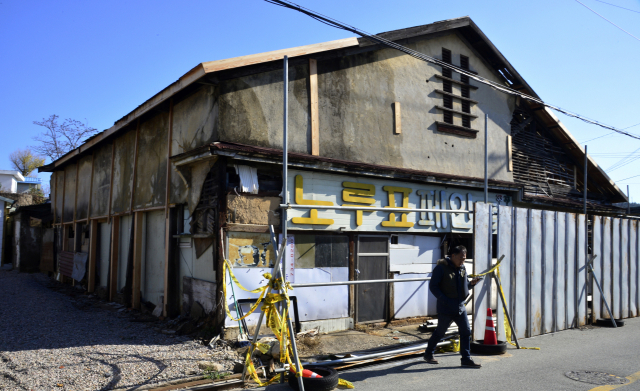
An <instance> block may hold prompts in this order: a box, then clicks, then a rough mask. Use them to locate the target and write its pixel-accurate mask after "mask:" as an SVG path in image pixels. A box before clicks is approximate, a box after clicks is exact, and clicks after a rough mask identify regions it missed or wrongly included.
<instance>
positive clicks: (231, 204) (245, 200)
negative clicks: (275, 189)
mask: <svg viewBox="0 0 640 391" xmlns="http://www.w3.org/2000/svg"><path fill="white" fill-rule="evenodd" d="M227 213H228V214H229V216H230V217H229V219H230V221H231V222H233V223H237V224H260V225H274V226H279V225H280V198H278V197H247V196H242V195H241V196H236V195H232V194H230V195H228V196H227Z"/></svg>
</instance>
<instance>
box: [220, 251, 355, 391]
mask: <svg viewBox="0 0 640 391" xmlns="http://www.w3.org/2000/svg"><path fill="white" fill-rule="evenodd" d="M227 268H228V270H229V275H230V276H231V279H232V280H233V281H234V282H235V283H236V285H238V286H239V287H240V289H242V290H244V291H247V292H251V293H260V297H259V298H258V300H257V302H256V304H255V305H254V306H252V307H251V309H250V310H249V312H248V313H247V314H245V315H244V316H243V317H242V318H240V319H244V318H246V317H247V316H249V315H250V314H251V313H253V312H254V311H255V310H256V309H257V308H258V305H259V304H260V303H263V304H262V307H261V308H260V309H261V310H262V311H263V312H264V315H265V318H266V325H267V327H269V328H270V329H271V331H273V334H274V335H275V336H276V339H277V340H278V342H280V362H282V363H285V362H286V363H288V364H289V366H290V367H291V368H292V369H293V370H294V371H295V374H296V377H301V376H302V370H303V368H302V365H301V364H300V362H298V363H297V365H294V363H293V362H292V361H291V356H293V348H292V347H291V344H289V343H288V342H289V340H290V339H291V334H290V333H289V328H288V327H287V317H288V315H289V306H290V305H291V302H290V300H289V293H288V291H289V290H290V289H293V287H292V286H291V284H289V283H288V282H284V283H283V281H282V279H280V278H278V279H274V278H273V276H272V275H271V274H269V273H265V274H264V275H263V276H264V277H265V278H266V279H267V280H268V282H267V284H266V285H265V286H262V287H260V288H257V289H254V290H249V289H246V288H245V287H243V286H242V284H240V282H239V281H238V279H237V278H236V277H235V275H234V274H233V272H232V271H231V269H232V267H231V265H230V263H229V261H228V260H226V259H225V260H224V264H223V270H222V272H223V274H222V275H223V281H222V287H223V294H224V297H225V298H226V297H227V281H226V278H227ZM269 287H271V288H272V289H274V290H279V291H282V293H269V294H267V290H268V288H269ZM281 301H285V302H286V305H285V306H284V309H283V311H282V315H280V313H279V312H278V310H277V308H276V306H275V305H276V303H279V302H281ZM224 302H225V307H226V312H227V316H229V318H231V319H232V320H234V321H238V320H239V319H234V318H233V316H231V311H230V310H229V306H228V304H227V301H226V300H224ZM253 347H255V348H256V349H258V350H260V352H262V354H266V353H267V352H268V351H269V350H270V349H271V347H270V346H269V345H266V344H262V343H255V344H253ZM252 350H253V349H248V350H247V356H246V358H245V366H246V368H247V373H248V374H249V375H250V376H251V377H252V378H253V380H254V381H255V382H256V383H258V385H259V386H260V387H266V386H268V385H270V384H273V383H275V382H276V381H279V380H280V377H281V376H282V375H281V374H278V375H276V376H274V377H273V378H271V379H270V380H268V381H266V382H264V383H263V382H261V381H260V378H259V377H258V373H257V372H256V368H255V366H254V365H253V361H252V360H251V353H252ZM338 385H339V386H342V387H346V388H355V387H354V386H353V384H351V382H349V381H346V380H343V379H339V381H338Z"/></svg>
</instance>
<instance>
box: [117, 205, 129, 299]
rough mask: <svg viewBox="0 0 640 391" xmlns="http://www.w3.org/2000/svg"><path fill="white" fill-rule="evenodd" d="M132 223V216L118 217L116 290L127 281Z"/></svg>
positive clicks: (122, 286)
mask: <svg viewBox="0 0 640 391" xmlns="http://www.w3.org/2000/svg"><path fill="white" fill-rule="evenodd" d="M132 223H133V216H132V215H126V216H122V217H120V233H119V235H120V237H119V240H120V249H119V252H118V283H117V287H118V292H120V290H121V289H122V288H124V285H125V284H126V282H127V261H128V258H129V238H130V235H131V228H132V227H131V225H132Z"/></svg>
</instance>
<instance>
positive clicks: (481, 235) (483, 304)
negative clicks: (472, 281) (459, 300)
mask: <svg viewBox="0 0 640 391" xmlns="http://www.w3.org/2000/svg"><path fill="white" fill-rule="evenodd" d="M491 207H492V205H491V204H485V203H482V202H476V204H475V217H474V219H473V225H474V230H473V232H474V242H473V247H474V249H473V254H474V255H473V272H474V273H481V272H483V271H485V270H487V269H488V268H489V267H490V266H491V239H492V233H491V226H490V224H491V221H492V214H491ZM490 290H491V279H490V278H485V279H483V280H482V281H481V282H479V283H478V285H476V287H475V288H474V289H473V338H474V340H479V339H484V332H485V326H486V314H487V306H488V304H489V292H490Z"/></svg>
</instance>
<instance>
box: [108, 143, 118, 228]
mask: <svg viewBox="0 0 640 391" xmlns="http://www.w3.org/2000/svg"><path fill="white" fill-rule="evenodd" d="M115 160H116V140H113V141H112V144H111V172H110V173H109V177H110V179H109V205H108V206H109V213H107V216H108V218H109V219H111V212H112V210H111V209H112V208H111V200H112V198H113V167H114V163H115Z"/></svg>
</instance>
